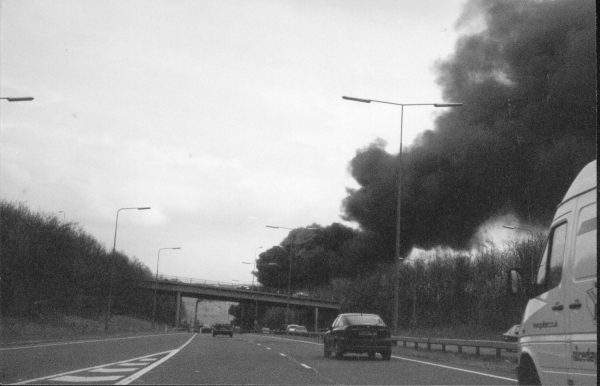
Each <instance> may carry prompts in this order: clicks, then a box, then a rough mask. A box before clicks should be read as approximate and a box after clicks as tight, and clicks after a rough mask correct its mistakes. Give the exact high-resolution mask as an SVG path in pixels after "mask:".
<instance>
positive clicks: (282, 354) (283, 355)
mask: <svg viewBox="0 0 600 386" xmlns="http://www.w3.org/2000/svg"><path fill="white" fill-rule="evenodd" d="M279 355H281V356H282V357H285V356H287V355H285V354H284V353H282V352H280V353H279Z"/></svg>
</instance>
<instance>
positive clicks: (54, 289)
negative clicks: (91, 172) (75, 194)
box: [0, 200, 175, 323]
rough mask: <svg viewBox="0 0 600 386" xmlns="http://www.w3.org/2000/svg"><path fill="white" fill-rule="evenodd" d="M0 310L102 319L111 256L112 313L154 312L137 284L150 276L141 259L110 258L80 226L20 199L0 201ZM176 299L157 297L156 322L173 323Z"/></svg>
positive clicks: (145, 315) (148, 296)
mask: <svg viewBox="0 0 600 386" xmlns="http://www.w3.org/2000/svg"><path fill="white" fill-rule="evenodd" d="M0 219H1V222H0V251H1V260H0V263H1V266H0V273H1V275H2V276H1V277H2V281H1V283H0V291H1V292H0V296H1V297H0V311H1V313H2V315H11V316H25V317H29V318H38V317H40V316H41V315H43V314H45V313H48V312H60V313H65V314H71V315H78V316H83V317H91V318H100V317H101V316H102V315H104V313H105V312H106V304H107V302H108V300H107V299H108V289H109V283H110V264H111V259H112V260H113V264H114V282H113V285H114V287H113V302H112V308H111V314H113V315H115V314H122V315H129V316H136V317H142V318H150V317H151V316H152V307H153V293H152V292H151V291H148V290H146V289H142V288H141V287H140V286H139V284H140V282H141V281H143V280H147V279H149V278H150V279H151V278H152V274H151V272H150V270H149V269H148V268H147V267H146V266H144V265H143V264H142V263H141V262H140V261H139V260H137V259H136V258H135V257H134V258H129V257H128V256H126V255H124V254H122V253H115V255H114V256H112V254H111V253H110V251H107V250H106V248H105V247H104V246H103V245H101V244H100V243H99V242H98V241H97V240H96V239H94V238H93V237H92V236H91V235H89V234H88V233H86V232H85V231H84V230H83V228H82V227H81V226H79V225H77V224H74V223H64V222H61V221H59V220H58V219H57V218H56V216H54V215H52V214H44V213H39V212H37V213H34V212H32V211H31V210H29V209H28V208H27V207H26V205H25V204H24V203H12V202H7V201H6V200H1V201H0ZM174 314H175V301H174V300H173V299H172V297H167V296H165V297H162V296H161V297H159V302H158V307H157V320H158V321H159V322H169V323H172V322H173V318H174V317H173V315H174Z"/></svg>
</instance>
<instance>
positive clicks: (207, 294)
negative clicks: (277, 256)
mask: <svg viewBox="0 0 600 386" xmlns="http://www.w3.org/2000/svg"><path fill="white" fill-rule="evenodd" d="M142 286H143V287H145V288H148V289H152V290H155V289H156V291H158V292H160V293H163V294H164V293H166V294H169V293H170V294H173V295H174V296H176V298H177V311H176V314H175V315H179V314H180V305H181V297H182V296H185V297H191V298H196V299H207V300H220V301H228V302H235V303H242V304H243V303H248V302H256V303H257V304H258V305H262V306H271V307H287V305H288V296H287V295H286V294H278V293H273V292H267V291H264V290H256V291H252V290H248V289H244V288H241V286H240V284H239V283H237V284H234V283H224V282H217V281H210V280H201V279H193V278H186V277H176V276H166V275H163V276H159V278H158V280H157V281H155V280H147V281H145V282H143V284H142ZM242 287H243V286H242ZM289 307H290V308H295V309H302V308H304V309H314V313H315V314H314V315H315V317H314V320H315V330H316V329H317V326H318V320H319V310H320V309H321V310H324V311H329V312H337V311H339V309H340V304H339V303H338V302H336V301H334V300H331V299H320V298H315V297H295V296H290V297H289ZM178 325H179V317H175V326H176V327H178Z"/></svg>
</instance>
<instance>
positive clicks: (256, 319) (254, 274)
mask: <svg viewBox="0 0 600 386" xmlns="http://www.w3.org/2000/svg"><path fill="white" fill-rule="evenodd" d="M260 248H262V246H261V247H256V248H255V249H254V272H252V291H256V293H255V294H254V296H255V297H256V304H255V305H254V325H255V326H256V324H258V290H257V289H255V288H254V277H255V276H256V274H257V273H258V272H256V251H258V250H259V249H260Z"/></svg>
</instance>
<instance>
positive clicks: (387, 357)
mask: <svg viewBox="0 0 600 386" xmlns="http://www.w3.org/2000/svg"><path fill="white" fill-rule="evenodd" d="M381 356H382V357H383V360H386V361H389V360H390V359H392V351H391V350H390V351H384V352H382V353H381Z"/></svg>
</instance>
